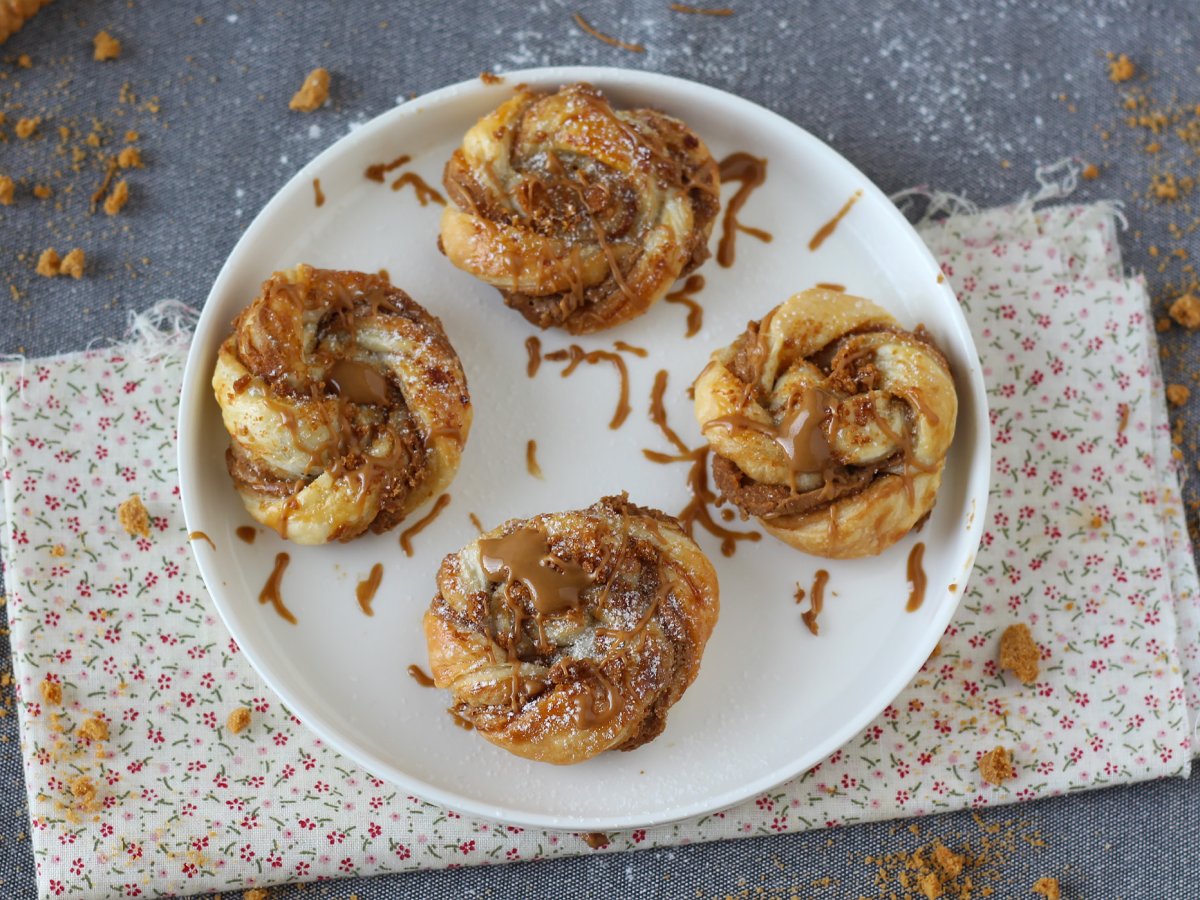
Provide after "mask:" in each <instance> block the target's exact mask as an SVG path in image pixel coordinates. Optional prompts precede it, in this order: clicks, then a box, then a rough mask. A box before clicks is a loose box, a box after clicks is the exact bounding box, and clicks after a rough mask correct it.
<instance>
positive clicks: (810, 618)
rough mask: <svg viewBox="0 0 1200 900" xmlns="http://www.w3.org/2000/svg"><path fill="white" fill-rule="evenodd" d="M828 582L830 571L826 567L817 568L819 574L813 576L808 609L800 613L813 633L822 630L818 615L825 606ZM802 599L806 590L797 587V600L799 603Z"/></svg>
mask: <svg viewBox="0 0 1200 900" xmlns="http://www.w3.org/2000/svg"><path fill="white" fill-rule="evenodd" d="M828 583H829V573H828V572H826V571H825V570H824V569H817V574H816V575H815V576H813V583H812V591H811V592H810V593H809V601H808V609H807V610H805V611H804V612H802V613H800V618H801V619H802V620H804V624H805V625H806V626H807V627H808V630H809V631H811V632H812V633H813V634H817V633H818V632H819V630H820V628H819V626H818V625H817V616H819V615H820V614H821V610H822V609H823V608H824V607H825V585H827V584H828ZM802 599H804V591H803V590H801V589H799V588H797V590H796V602H797V603H799V602H800V601H801V600H802Z"/></svg>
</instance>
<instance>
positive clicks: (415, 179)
mask: <svg viewBox="0 0 1200 900" xmlns="http://www.w3.org/2000/svg"><path fill="white" fill-rule="evenodd" d="M407 184H411V185H412V189H413V191H414V192H415V193H416V195H417V201H418V202H419V203H420V204H421V205H422V206H428V205H429V201H430V200H432V201H433V202H434V203H436V204H438V206H445V205H446V198H445V197H443V196H442V195H441V193H440V192H439V191H438V190H437V188H435V187H433V186H432V185H431V184H429V182H427V181H426V180H425V179H424V178H422V177H421V176H420V175H418V174H417V173H416V172H405V173H404V174H403V175H401V176H400V177H399V178H397V179H396V180H395V181H393V182H392V190H393V191H398V190H400V189H401V188H403V187H404V186H405V185H407Z"/></svg>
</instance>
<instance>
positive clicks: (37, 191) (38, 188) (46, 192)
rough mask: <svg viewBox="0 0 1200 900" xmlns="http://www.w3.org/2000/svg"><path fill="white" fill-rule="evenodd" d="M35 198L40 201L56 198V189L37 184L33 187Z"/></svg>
mask: <svg viewBox="0 0 1200 900" xmlns="http://www.w3.org/2000/svg"><path fill="white" fill-rule="evenodd" d="M33 196H35V197H37V198H38V199H39V200H46V199H48V198H50V197H53V196H54V188H52V187H50V185H48V184H35V185H34V186H33Z"/></svg>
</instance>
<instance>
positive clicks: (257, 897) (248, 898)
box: [242, 888, 268, 900]
mask: <svg viewBox="0 0 1200 900" xmlns="http://www.w3.org/2000/svg"><path fill="white" fill-rule="evenodd" d="M267 896H268V894H267V889H266V888H250V890H248V891H245V892H244V893H243V894H242V900H267Z"/></svg>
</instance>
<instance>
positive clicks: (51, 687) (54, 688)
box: [39, 680, 62, 706]
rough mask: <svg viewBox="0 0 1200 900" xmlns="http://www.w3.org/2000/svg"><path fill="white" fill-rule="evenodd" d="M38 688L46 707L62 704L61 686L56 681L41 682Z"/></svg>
mask: <svg viewBox="0 0 1200 900" xmlns="http://www.w3.org/2000/svg"><path fill="white" fill-rule="evenodd" d="M39 687H40V688H41V690H42V702H43V703H45V704H46V705H47V706H59V705H61V704H62V685H61V684H59V683H58V682H57V681H50V680H46V681H43V682H42V683H41V684H40V685H39Z"/></svg>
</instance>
